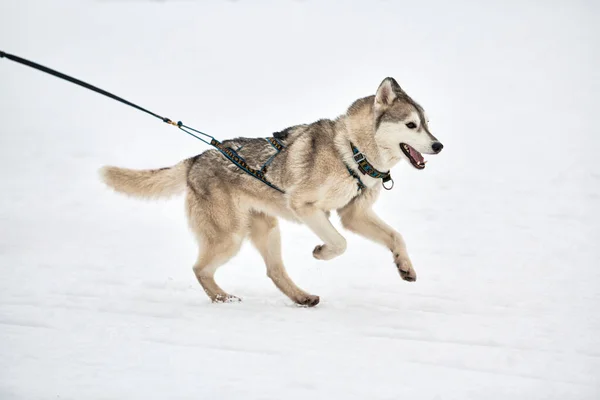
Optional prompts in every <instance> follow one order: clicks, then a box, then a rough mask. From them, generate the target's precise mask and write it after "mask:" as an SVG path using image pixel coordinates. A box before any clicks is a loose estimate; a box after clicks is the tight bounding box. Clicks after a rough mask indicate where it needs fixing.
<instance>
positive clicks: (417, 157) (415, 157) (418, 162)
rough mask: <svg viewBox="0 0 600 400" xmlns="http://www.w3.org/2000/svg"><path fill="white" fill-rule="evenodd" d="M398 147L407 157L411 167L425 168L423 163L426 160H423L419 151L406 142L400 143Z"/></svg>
mask: <svg viewBox="0 0 600 400" xmlns="http://www.w3.org/2000/svg"><path fill="white" fill-rule="evenodd" d="M400 148H401V149H402V152H403V153H404V155H405V156H406V157H408V159H409V160H410V163H411V164H412V166H413V167H415V168H416V169H423V168H425V163H427V161H425V159H424V158H423V156H422V155H421V153H419V152H418V151H416V150H415V149H413V148H412V147H410V146H409V145H407V144H406V143H400Z"/></svg>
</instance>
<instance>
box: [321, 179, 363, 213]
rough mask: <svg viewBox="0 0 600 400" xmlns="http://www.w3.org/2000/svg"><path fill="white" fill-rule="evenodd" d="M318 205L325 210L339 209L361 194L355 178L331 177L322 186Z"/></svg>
mask: <svg viewBox="0 0 600 400" xmlns="http://www.w3.org/2000/svg"><path fill="white" fill-rule="evenodd" d="M321 189H322V190H321V191H320V196H319V197H320V198H319V201H318V207H319V208H320V209H323V210H337V209H340V208H342V207H344V206H345V205H347V204H348V203H350V201H352V199H354V198H355V197H356V196H360V195H361V191H360V190H358V186H357V182H356V180H355V179H354V178H352V177H350V176H349V177H348V178H344V179H330V180H328V181H327V182H326V183H325V184H324V185H323V186H322V188H321Z"/></svg>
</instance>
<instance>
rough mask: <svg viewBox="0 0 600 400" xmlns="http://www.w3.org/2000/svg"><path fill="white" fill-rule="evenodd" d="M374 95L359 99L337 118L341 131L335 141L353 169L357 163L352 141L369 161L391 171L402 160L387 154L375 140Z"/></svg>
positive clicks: (374, 165) (377, 166) (376, 166)
mask: <svg viewBox="0 0 600 400" xmlns="http://www.w3.org/2000/svg"><path fill="white" fill-rule="evenodd" d="M373 102H374V96H370V97H366V98H364V99H360V100H358V101H357V102H356V103H355V104H354V105H352V107H351V108H350V109H349V110H348V112H347V113H346V114H344V115H342V116H340V117H339V118H338V119H337V121H336V122H337V123H338V124H339V127H340V129H339V130H338V132H340V134H339V135H337V137H336V140H335V143H336V147H337V150H338V151H339V152H340V154H341V155H342V158H343V159H344V161H345V162H346V164H348V166H350V167H352V168H353V169H355V168H356V163H355V161H354V158H353V157H352V150H351V148H350V142H352V143H353V144H354V145H355V146H356V147H357V148H358V149H359V151H360V152H361V153H363V154H364V155H365V157H366V158H367V160H368V161H369V163H371V165H373V167H375V168H376V169H378V170H379V171H382V172H384V171H389V170H390V169H391V168H392V167H393V166H394V165H396V164H397V163H398V161H399V160H400V159H399V158H398V157H394V156H392V155H389V154H386V152H385V151H382V149H380V148H379V146H377V143H376V141H375V120H374V111H373Z"/></svg>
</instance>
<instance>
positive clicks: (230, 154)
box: [0, 50, 285, 193]
mask: <svg viewBox="0 0 600 400" xmlns="http://www.w3.org/2000/svg"><path fill="white" fill-rule="evenodd" d="M0 58H6V59H8V60H11V61H14V62H16V63H19V64H22V65H25V66H27V67H31V68H33V69H36V70H38V71H42V72H45V73H47V74H50V75H52V76H55V77H57V78H60V79H63V80H65V81H68V82H71V83H74V84H76V85H79V86H81V87H84V88H86V89H89V90H91V91H93V92H96V93H99V94H101V95H104V96H106V97H109V98H111V99H113V100H116V101H118V102H121V103H123V104H126V105H128V106H130V107H133V108H135V109H137V110H139V111H143V112H145V113H146V114H149V115H152V116H153V117H155V118H158V119H160V120H161V121H163V122H166V123H167V124H169V125H173V126H175V127H177V128H179V129H180V130H182V131H183V132H185V133H187V134H188V135H190V136H192V137H194V138H196V139H198V140H200V141H202V142H204V143H206V144H208V145H211V146H213V147H214V148H216V149H217V150H219V151H220V152H221V154H223V155H224V156H225V158H227V159H228V160H229V161H231V162H232V163H234V164H235V165H236V166H237V167H238V168H240V169H241V170H243V171H244V172H246V173H247V174H248V175H251V176H252V177H254V178H256V179H258V180H259V181H261V182H262V183H264V184H265V185H267V186H270V187H271V188H273V189H275V190H277V191H279V192H281V193H285V192H284V191H283V190H281V189H280V188H278V187H277V186H275V185H273V184H272V183H271V182H269V181H268V180H267V178H266V177H265V174H264V172H263V171H261V170H257V169H254V168H252V167H250V166H249V165H248V163H246V161H245V160H244V159H243V158H242V157H241V156H240V155H239V154H238V153H237V152H236V151H235V150H233V149H232V148H229V147H225V146H224V145H223V144H222V143H221V142H219V141H218V140H217V139H215V138H214V137H212V136H211V135H209V134H207V133H204V132H201V131H199V130H197V129H194V128H192V127H189V126H187V125H184V124H183V123H182V122H181V121H178V122H174V121H173V120H171V119H170V118H167V117H163V116H161V115H159V114H156V113H153V112H152V111H150V110H147V109H145V108H143V107H140V106H138V105H137V104H134V103H132V102H130V101H127V100H125V99H124V98H122V97H119V96H117V95H114V94H112V93H110V92H107V91H106V90H103V89H100V88H98V87H96V86H93V85H90V84H89V83H87V82H84V81H82V80H79V79H77V78H73V77H72V76H69V75H66V74H63V73H62V72H59V71H56V70H54V69H52V68H48V67H45V66H43V65H40V64H38V63H35V62H33V61H30V60H27V59H25V58H22V57H19V56H16V55H14V54H9V53H6V52H4V51H2V50H0ZM198 135H200V136H198Z"/></svg>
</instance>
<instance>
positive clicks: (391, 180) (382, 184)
mask: <svg viewBox="0 0 600 400" xmlns="http://www.w3.org/2000/svg"><path fill="white" fill-rule="evenodd" d="M386 182H392V184H391V186H390V187H387V186H385V183H386ZM381 186H383V188H384V189H385V190H392V189H393V188H394V180H393V179H392V177H391V176H390V179H388V180H387V181H381Z"/></svg>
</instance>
